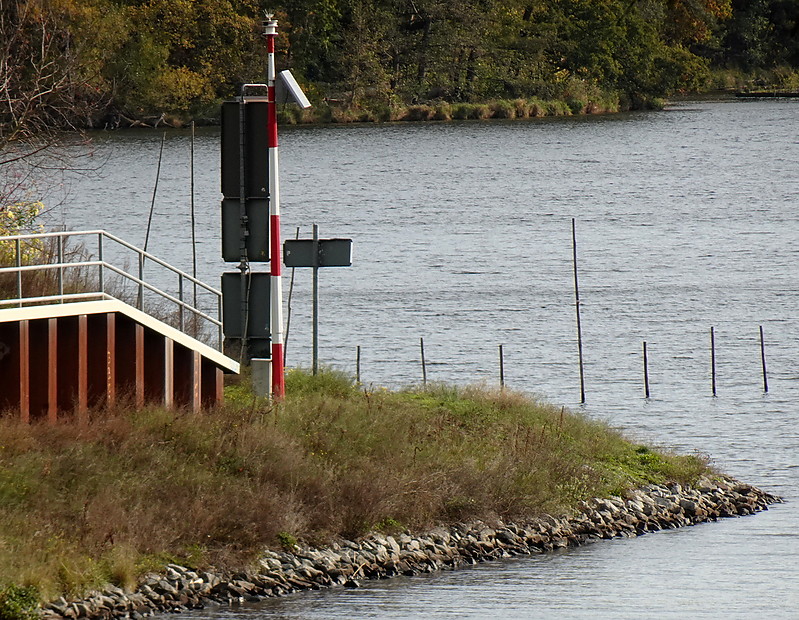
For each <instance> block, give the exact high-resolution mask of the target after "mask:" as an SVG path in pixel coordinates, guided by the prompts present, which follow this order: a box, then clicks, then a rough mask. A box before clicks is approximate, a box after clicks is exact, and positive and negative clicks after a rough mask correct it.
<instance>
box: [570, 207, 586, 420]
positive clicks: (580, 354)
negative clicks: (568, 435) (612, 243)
mask: <svg viewBox="0 0 799 620" xmlns="http://www.w3.org/2000/svg"><path fill="white" fill-rule="evenodd" d="M572 257H573V263H574V308H575V310H576V312H577V355H578V360H579V364H580V402H581V403H583V404H585V373H584V371H583V331H582V328H581V326H580V287H579V285H578V283H577V228H576V224H575V221H574V218H572Z"/></svg>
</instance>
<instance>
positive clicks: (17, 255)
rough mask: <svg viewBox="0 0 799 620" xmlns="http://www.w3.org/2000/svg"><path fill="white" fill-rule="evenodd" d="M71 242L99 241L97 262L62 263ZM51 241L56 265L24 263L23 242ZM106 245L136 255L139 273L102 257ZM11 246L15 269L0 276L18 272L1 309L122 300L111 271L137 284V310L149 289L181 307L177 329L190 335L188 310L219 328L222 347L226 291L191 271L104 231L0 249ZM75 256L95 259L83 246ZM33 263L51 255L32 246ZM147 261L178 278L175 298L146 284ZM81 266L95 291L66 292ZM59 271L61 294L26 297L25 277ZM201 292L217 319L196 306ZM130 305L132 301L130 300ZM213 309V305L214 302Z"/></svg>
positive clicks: (16, 239)
mask: <svg viewBox="0 0 799 620" xmlns="http://www.w3.org/2000/svg"><path fill="white" fill-rule="evenodd" d="M73 238H81V239H82V240H83V239H85V240H86V241H88V242H91V241H92V239H96V247H97V260H77V261H69V260H64V255H65V243H66V241H67V239H73ZM47 239H54V240H55V243H56V251H55V259H56V260H55V262H52V261H50V262H46V263H35V262H34V261H30V262H33V263H34V264H23V263H26V262H28V261H27V260H24V259H23V251H24V250H25V249H27V248H28V247H29V245H28V246H26V245H25V244H24V242H28V244H30V243H35V242H36V241H37V240H47ZM104 240H105V241H110V242H112V243H114V244H116V246H119V247H121V248H123V249H125V250H129V251H131V252H133V253H134V254H135V255H136V260H137V264H138V275H133V274H131V273H128V272H127V271H125V270H124V269H121V268H119V267H117V266H115V265H113V264H112V263H109V262H108V261H106V260H105V259H104V257H103V256H104V254H105V253H106V252H107V251H108V250H109V248H108V247H105V245H106V244H104ZM7 244H13V263H14V264H13V265H12V266H10V267H0V276H2V274H6V273H9V274H16V297H12V298H8V299H2V300H0V308H3V307H5V306H16V307H20V308H21V307H23V306H25V305H31V304H43V303H70V302H75V301H81V300H89V299H119V298H118V297H116V296H114V295H113V294H111V292H109V291H108V290H107V288H108V287H107V286H106V273H107V272H111V273H114V274H117V275H118V276H121V277H122V279H123V280H128V281H130V282H133V283H134V284H135V285H136V287H137V290H138V294H137V296H136V303H135V304H131V305H135V306H136V308H137V309H139V310H141V311H143V312H146V310H145V308H144V291H145V290H147V291H150V292H152V293H154V294H155V295H157V296H158V297H160V298H162V299H164V300H166V301H168V302H170V303H172V304H174V305H176V306H177V308H178V326H179V328H180V330H181V331H182V332H184V333H188V332H187V331H186V313H187V312H189V313H190V314H191V315H192V316H194V317H196V319H202V320H204V321H206V322H207V323H210V324H211V325H213V326H214V327H215V328H216V340H217V345H216V348H217V349H218V350H219V351H222V349H223V335H222V292H221V291H219V290H217V289H215V288H213V287H212V286H209V285H208V284H205V283H204V282H202V281H200V280H198V279H197V278H195V277H193V276H191V275H189V274H188V273H186V272H184V271H181V270H180V269H178V268H176V267H173V266H172V265H170V264H169V263H167V262H166V261H164V260H161V259H160V258H158V257H157V256H154V255H153V254H150V253H149V252H146V251H144V250H142V249H140V248H138V247H136V246H135V245H133V244H131V243H128V242H127V241H124V240H123V239H120V238H119V237H117V236H115V235H112V234H110V233H108V232H106V231H104V230H86V231H64V232H49V233H31V234H24V235H10V236H5V237H0V248H2V247H3V246H6V247H7ZM76 251H77V252H76V253H77V254H78V255H79V256H80V257H82V258H85V257H86V256H89V257H91V256H92V255H91V254H90V253H89V251H90V248H89V247H87V245H86V244H85V243H84V244H82V245H80V246H79V247H78V248H76ZM33 253H34V259H37V258H38V259H40V260H41V259H44V258H46V256H47V252H45V251H43V250H42V248H37V247H34V248H33ZM146 261H149V262H151V263H154V264H155V265H157V266H159V267H161V268H163V269H165V270H167V272H170V273H171V274H172V275H173V276H177V292H176V294H175V295H172V294H170V293H167V292H165V291H163V290H161V289H160V288H159V287H157V286H155V285H153V284H150V283H149V282H147V281H145V280H144V265H145V262H146ZM79 268H90V269H91V268H96V269H97V289H98V290H94V291H82V292H79V293H67V294H65V293H64V271H65V270H67V269H79ZM50 270H56V271H57V273H56V285H57V288H58V292H57V293H55V294H52V295H37V296H33V297H26V296H25V295H24V291H23V274H25V273H29V272H35V271H50ZM186 283H188V285H190V286H193V288H194V304H192V303H189V302H188V301H187V300H186V292H185V288H186ZM198 289H202V290H203V291H205V292H206V293H209V294H210V295H211V296H212V298H213V299H215V302H216V317H213V316H210V314H208V313H206V312H203V311H202V310H201V309H200V308H199V307H198V305H197V291H198ZM120 301H125V300H124V299H120ZM126 303H128V302H126ZM211 305H213V303H212V304H211ZM189 335H191V336H193V337H195V338H196V337H197V334H196V333H195V334H189Z"/></svg>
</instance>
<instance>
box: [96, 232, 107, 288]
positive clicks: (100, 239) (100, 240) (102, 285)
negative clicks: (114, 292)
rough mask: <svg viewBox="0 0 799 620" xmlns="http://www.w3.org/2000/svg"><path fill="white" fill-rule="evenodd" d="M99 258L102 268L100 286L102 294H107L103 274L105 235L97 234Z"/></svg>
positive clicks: (100, 269) (99, 274)
mask: <svg viewBox="0 0 799 620" xmlns="http://www.w3.org/2000/svg"><path fill="white" fill-rule="evenodd" d="M97 255H98V256H97V258H98V259H99V260H100V267H99V273H98V280H99V284H100V292H101V293H103V294H105V278H104V275H105V274H104V273H103V262H104V261H103V233H101V232H100V233H97Z"/></svg>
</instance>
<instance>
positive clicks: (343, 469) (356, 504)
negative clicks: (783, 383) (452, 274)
mask: <svg viewBox="0 0 799 620" xmlns="http://www.w3.org/2000/svg"><path fill="white" fill-rule="evenodd" d="M229 391H230V394H229V399H228V400H229V402H228V404H227V405H226V406H225V407H222V408H220V409H218V410H216V411H212V412H208V413H206V414H203V415H200V416H197V415H191V414H189V413H185V412H170V411H165V410H161V409H146V410H143V411H133V410H130V409H117V410H114V411H98V412H96V414H95V419H94V421H93V422H92V424H91V425H89V426H88V427H86V428H82V429H81V428H77V427H75V426H68V425H61V426H56V427H51V426H46V425H41V426H39V425H33V426H26V425H20V424H19V423H17V422H16V421H15V420H14V419H13V416H10V415H8V416H5V417H3V418H2V419H0V589H1V588H2V587H3V586H4V585H6V584H12V583H13V584H17V585H20V586H28V585H31V586H35V587H36V588H38V591H39V592H40V593H41V594H42V595H43V596H45V597H53V596H55V595H57V594H59V593H65V594H73V595H75V594H81V593H82V592H84V591H85V590H86V589H88V588H92V587H94V586H97V585H99V584H101V583H103V582H106V581H111V582H113V583H115V584H117V585H121V586H127V587H130V586H132V585H133V584H134V583H135V580H136V578H137V576H138V575H140V574H141V573H142V572H145V571H148V570H154V569H156V570H157V569H159V568H160V567H162V566H164V565H165V563H167V562H169V561H178V562H181V563H183V564H184V565H190V566H196V567H200V566H203V565H209V564H210V565H214V566H216V567H218V568H220V567H237V566H245V565H247V564H248V562H250V561H252V559H253V558H254V554H255V553H256V552H257V550H258V549H259V548H261V547H263V546H264V545H268V546H271V547H280V546H281V545H289V544H291V543H293V542H294V541H295V540H298V539H302V540H306V541H309V542H313V543H316V544H324V543H325V541H328V540H330V538H331V537H334V536H344V537H350V538H351V537H357V536H358V535H360V534H364V533H366V532H368V531H370V530H379V531H384V532H389V533H395V532H397V531H399V530H402V529H405V528H409V529H415V530H418V529H424V528H427V527H430V526H432V525H434V524H436V523H444V522H453V521H461V520H467V519H471V518H477V517H479V518H484V519H491V518H492V517H495V516H498V517H503V518H506V519H513V518H514V517H522V516H532V515H535V514H540V513H559V512H563V511H567V510H568V509H569V508H570V507H571V506H573V505H575V503H576V502H578V501H579V500H581V499H584V498H587V497H589V496H601V495H608V494H619V493H623V492H624V490H625V489H626V488H630V487H634V486H638V485H640V484H642V483H645V482H650V481H652V482H660V481H665V480H677V481H680V482H690V481H691V480H692V479H694V478H695V477H696V476H698V475H699V474H700V473H701V472H704V471H706V469H707V466H706V463H705V461H704V460H702V459H701V458H697V457H683V456H675V455H670V454H666V453H663V452H658V451H655V450H653V449H650V448H649V447H646V446H643V445H639V444H636V443H634V442H630V441H627V440H625V439H624V438H623V437H622V436H621V435H620V434H619V433H617V432H616V431H614V430H612V429H610V428H608V427H607V426H606V425H605V424H602V423H600V422H594V421H590V420H588V419H587V418H585V417H583V416H580V415H575V414H572V413H570V412H568V411H564V410H562V409H560V408H556V407H552V406H549V405H545V404H541V403H538V402H536V401H534V400H531V399H530V398H527V397H525V396H521V395H519V394H515V393H512V392H507V391H506V392H499V391H493V390H488V389H480V388H465V389H455V388H452V387H431V388H429V389H426V390H408V391H401V392H389V391H384V390H372V389H363V388H359V387H357V386H354V385H353V383H352V382H351V381H350V380H349V379H348V378H347V377H345V376H343V375H340V374H338V373H335V372H325V373H323V374H322V375H321V376H319V377H316V378H313V377H310V376H309V375H307V374H305V373H302V372H296V371H295V372H292V373H290V375H289V377H288V381H287V391H288V396H287V398H286V401H285V403H284V404H282V405H280V406H279V407H272V406H270V405H269V404H268V403H266V402H257V401H255V400H254V399H253V398H252V397H251V395H250V394H249V392H248V390H247V388H246V386H245V385H243V384H242V385H238V386H231V387H230V388H229ZM0 598H2V597H0Z"/></svg>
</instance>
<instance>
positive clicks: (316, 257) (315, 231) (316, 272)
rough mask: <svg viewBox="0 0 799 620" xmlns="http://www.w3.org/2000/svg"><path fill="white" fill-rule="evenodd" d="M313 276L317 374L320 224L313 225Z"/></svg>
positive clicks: (314, 341)
mask: <svg viewBox="0 0 799 620" xmlns="http://www.w3.org/2000/svg"><path fill="white" fill-rule="evenodd" d="M312 256H313V277H312V287H311V288H312V289H313V293H312V297H313V299H312V304H311V305H312V311H311V313H312V315H313V317H312V322H313V328H312V330H311V331H312V340H313V343H312V344H313V346H312V349H313V356H312V357H313V360H312V368H313V374H314V376H316V374H317V372H318V369H319V226H317V225H316V224H314V225H313V250H312Z"/></svg>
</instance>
